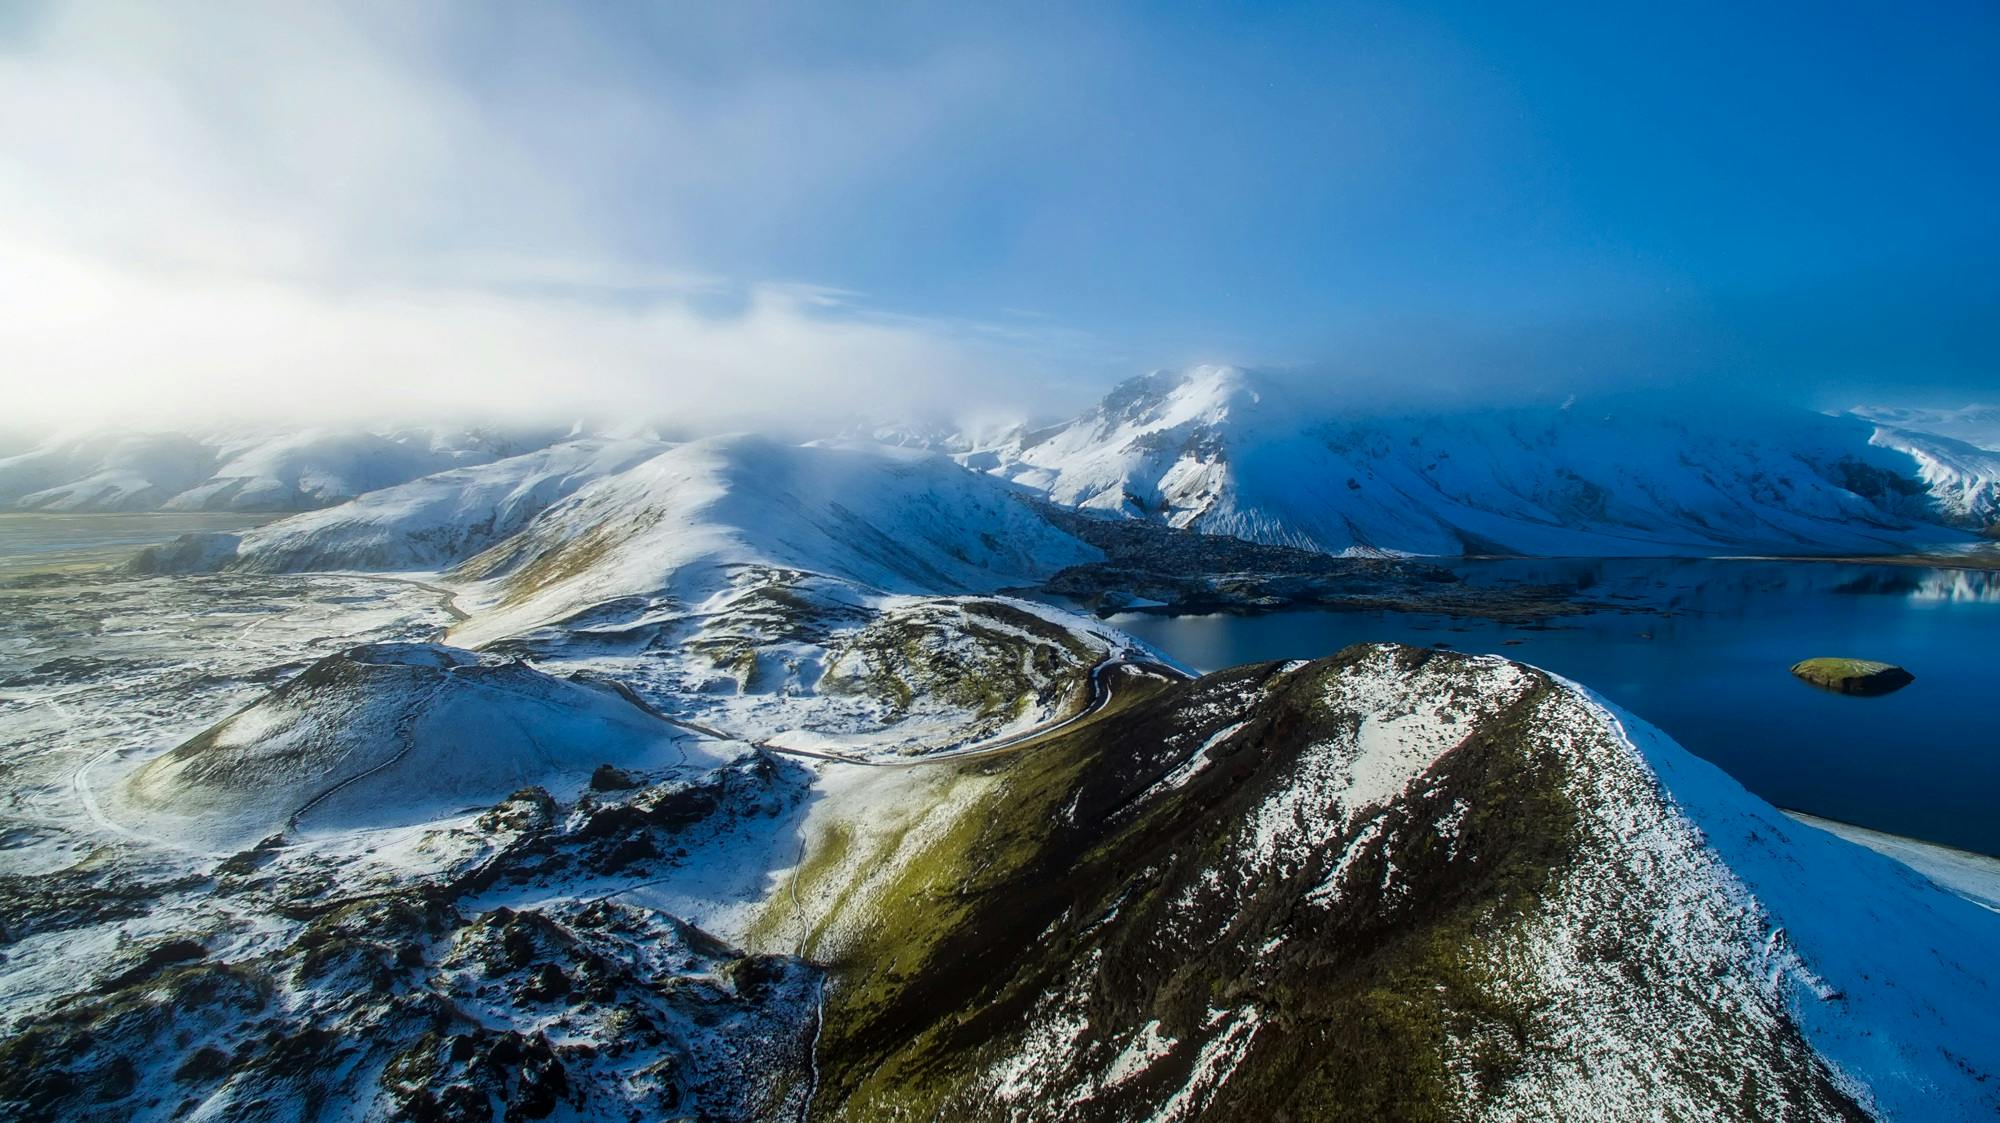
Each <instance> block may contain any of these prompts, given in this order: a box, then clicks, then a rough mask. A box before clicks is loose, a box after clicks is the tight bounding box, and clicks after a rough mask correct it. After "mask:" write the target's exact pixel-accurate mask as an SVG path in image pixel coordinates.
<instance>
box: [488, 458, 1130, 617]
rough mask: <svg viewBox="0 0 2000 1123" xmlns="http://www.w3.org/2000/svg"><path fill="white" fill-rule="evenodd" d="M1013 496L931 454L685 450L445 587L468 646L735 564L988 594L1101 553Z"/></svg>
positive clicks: (544, 518)
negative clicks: (454, 590)
mask: <svg viewBox="0 0 2000 1123" xmlns="http://www.w3.org/2000/svg"><path fill="white" fill-rule="evenodd" d="M1101 556H1102V555H1101V553H1100V552H1099V551H1098V550H1097V549H1096V548H1094V547H1091V546H1089V545H1086V544H1085V543H1083V542H1081V541H1079V540H1077V539H1076V538H1073V537H1071V536H1070V535H1068V534H1065V533H1063V532H1062V531H1061V530H1058V529H1057V528H1056V527H1055V526H1053V525H1051V524H1050V523H1049V522H1048V521H1047V520H1045V519H1043V518H1042V517H1041V516H1040V515H1038V514H1036V513H1035V511H1034V510H1033V509H1032V508H1031V507H1030V506H1029V505H1028V504H1027V502H1026V501H1025V500H1024V499H1023V498H1022V497H1021V496H1020V495H1018V494H1016V493H1015V492H1014V491H1013V490H1012V489H1010V488H1008V487H1007V486H1005V485H1004V484H1002V483H1000V482H999V481H997V480H992V479H988V478H985V477H982V476H980V475H977V474H974V473H970V472H966V471H964V470H962V469H961V468H960V467H959V466H958V465H957V464H954V463H953V462H952V461H951V460H949V459H947V458H945V457H943V456H940V455H938V454H935V453H928V452H922V451H917V450H910V449H899V448H891V447H887V446H880V445H847V444H831V445H824V444H815V445H790V444H785V443H783V442H779V441H775V440H771V439H769V438H765V437H757V436H731V437H716V438H709V439H705V440H700V441H691V442H689V443H687V444H684V445H680V446H678V447H676V448H673V449H670V450H668V451H666V452H663V453H660V454H659V455H658V456H655V457H653V458H652V459H650V460H647V461H645V462H644V463H641V464H639V465H637V466H636V467H633V468H631V469H629V470H627V471H625V472H621V473H619V474H617V475H614V476H610V477H607V478H605V479H602V480H599V481H597V482H596V483H593V484H591V485H590V486H588V487H585V488H583V489H582V490H580V491H578V492H577V493H576V494H574V495H572V496H570V497H569V498H567V499H565V500H563V501H562V502H560V503H557V504H556V505H554V506H553V507H551V508H549V509H548V510H547V511H545V512H543V513H542V514H541V515H540V516H538V517H537V518H535V519H534V520H533V521H532V522H530V523H529V524H528V525H527V527H526V528H525V529H523V530H522V531H521V532H520V533H519V534H516V535H514V536H513V537H511V538H508V539H507V540H505V541H503V542H501V543H500V544H498V545H497V546H494V547H493V548H492V549H490V550H488V551H486V552H485V553H482V554H480V555H478V556H477V557H474V558H472V559H471V560H470V561H468V562H466V563H465V564H464V565H462V566H461V567H459V569H458V570H456V571H454V574H453V576H454V578H455V579H459V580H473V581H480V582H483V584H482V585H481V587H480V588H479V589H477V590H475V591H474V593H473V594H472V595H470V596H469V597H466V598H463V599H462V601H461V603H462V605H463V606H464V607H466V608H468V609H469V611H470V612H471V614H472V617H473V618H472V619H471V620H470V621H468V622H467V623H465V624H463V625H461V626H459V627H458V628H456V629H454V631H453V635H454V637H455V638H456V640H457V642H461V643H467V644H471V645H475V646H476V645H478V644H480V643H483V642H486V641H488V640H490V639H492V638H495V637H497V636H502V635H508V634H513V633H516V632H519V631H522V630H525V629H527V628H531V627H534V626H537V625H540V624H545V623H548V622H551V621H554V620H559V619H561V618H563V617H566V616H569V615H571V614H574V613H577V612H579V611H582V610H584V609H587V608H590V607H592V606H595V605H599V604H603V603H605V602H608V601H612V600H615V599H618V598H621V597H635V596H638V597H665V598H669V599H671V600H674V601H678V602H681V603H688V604H692V603H695V602H698V601H700V600H702V599H704V598H706V597H708V596H710V595H712V594H715V593H717V592H719V591H722V590H724V589H726V588H728V587H729V585H730V581H731V573H732V572H733V571H737V570H741V569H743V568H745V567H759V568H764V569H773V568H775V569H789V570H799V571H805V572H808V573H815V574H820V575H823V576H827V577H832V578H836V579H838V580H841V581H845V582H851V583H853V584H856V585H859V586H861V587H863V588H866V589H869V590H874V591H877V592H884V593H927V594H948V593H964V592H990V591H993V590H996V589H1002V588H1007V587H1010V586H1020V585H1031V584H1034V583H1035V582H1037V581H1038V580H1040V579H1042V578H1044V577H1047V576H1048V575H1050V574H1052V573H1054V572H1056V571H1057V570H1059V569H1061V568H1063V567H1064V566H1067V565H1073V564H1076V563H1079V562H1084V561H1092V560H1096V559H1097V558H1099V557H1101Z"/></svg>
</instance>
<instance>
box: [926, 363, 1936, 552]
mask: <svg viewBox="0 0 2000 1123" xmlns="http://www.w3.org/2000/svg"><path fill="white" fill-rule="evenodd" d="M1871 429H1872V426H1871V425H1869V424H1867V423H1865V422H1863V421H1861V420H1858V419H1854V418H1830V417H1825V416H1822V415H1818V414H1812V413H1806V412H1799V413H1766V412H1749V413H1739V414H1731V413H1730V412H1728V411H1724V410H1711V411H1708V412H1705V413H1703V414H1701V415H1699V416H1695V415H1690V414H1688V413H1685V412H1677V411H1673V410H1657V409H1648V408H1644V407H1640V406H1633V407H1631V408H1621V409H1616V410H1611V411H1607V410H1606V409H1604V408H1591V407H1584V406H1573V407H1572V406H1565V407H1563V408H1549V409H1507V410H1488V411H1480V412H1463V413H1454V414H1410V415H1402V416H1375V415H1368V416H1351V417H1350V416H1342V415H1340V414H1338V413H1337V412H1330V411H1329V409H1328V408H1326V407H1323V406H1320V405H1317V404H1316V403H1315V402H1313V401H1310V400H1308V399H1307V398H1306V397H1304V396H1302V395H1300V394H1298V393H1297V392H1295V391H1294V390H1292V389H1291V388H1288V387H1286V386H1284V385H1281V384H1280V383H1278V382H1277V381H1275V380H1273V379H1270V378H1265V377H1261V376H1258V375H1256V374H1253V373H1249V372H1244V371H1239V370H1235V369H1231V368H1225V367H1199V368H1195V369H1193V370H1190V371H1187V372H1183V373H1161V374H1154V375H1150V376H1147V377H1144V378H1138V379H1134V380H1132V381H1129V382H1126V383H1124V384H1122V385H1120V386H1119V387H1117V388H1116V389H1114V390H1113V391H1112V392H1111V393H1110V394H1109V395H1107V396H1106V397H1105V399H1104V401H1103V402H1102V403H1101V404H1100V405H1099V406H1098V407H1097V408H1096V409H1095V410H1093V411H1091V412H1090V413H1088V414H1085V415H1083V416H1082V417H1079V418H1077V419H1075V420H1073V421H1070V422H1068V423H1065V424H1062V425H1058V426H1055V427H1053V428H1050V429H1044V430H1040V431H1036V432H1032V433H1025V434H1022V435H1020V436H1018V437H1016V438H1014V439H1012V440H1010V441H1008V442H1006V443H1003V444H1000V445H998V446H995V447H990V448H986V449H981V450H978V451H974V452H969V453H963V454H960V460H961V462H963V463H965V464H966V465H968V466H969V467H973V468H976V469H979V470H982V471H987V472H991V473H993V474H996V475H999V476H1002V477H1004V478H1007V479H1010V480H1013V481H1015V482H1016V483H1019V484H1022V485H1024V486H1026V487H1029V488H1031V489H1033V490H1034V491H1037V492H1039V493H1042V494H1044V495H1047V496H1048V497H1049V498H1051V499H1053V500H1055V501H1056V502H1060V503H1065V504H1070V505H1073V506H1077V507H1081V508H1083V509H1085V510H1090V511H1099V512H1103V513H1105V514H1107V515H1122V516H1125V517H1130V518H1142V519H1152V520H1158V521H1162V522H1166V523H1168V524H1171V525H1173V526H1180V527H1192V528H1194V529H1197V530H1200V531H1204V532H1207V533H1215V534H1229V535H1234V536H1237V537H1241V538H1246V539H1250V540H1252V541H1258V542H1267V543H1274V544H1282V545H1293V546H1302V547H1307V548H1310V549H1316V550H1322V551H1325V552H1329V553H1343V552H1348V553H1370V552H1392V553H1414V554H1441V555H1456V554H1493V553H1503V554H1504V553H1519V554H1549V555H1562V554H1571V555H1599V556H1605V555H1643V554H1706V553H1741V552H1753V551H1755V552H1773V553H1835V552H1887V551H1894V550H1903V549H1909V548H1911V547H1913V546H1918V545H1922V544H1925V543H1938V542H1946V541H1958V540H1963V539H1962V536H1961V535H1957V534H1954V533H1953V532H1952V531H1950V530H1948V529H1945V528H1943V527H1941V526H1939V525H1938V524H1937V522H1936V519H1937V516H1938V511H1937V509H1936V508H1935V507H1934V506H1933V501H1932V498H1931V496H1930V495H1929V494H1928V493H1927V490H1926V486H1925V484H1924V482H1922V481H1921V480H1919V479H1917V478H1916V471H1915V466H1914V465H1913V464H1912V462H1911V460H1910V458H1909V457H1908V456H1907V455H1904V454H1901V453H1899V452H1898V451H1896V450H1895V449H1893V448H1887V447H1881V446H1877V445H1871V444H1870V443H1869V437H1870V431H1871ZM1940 498H1942V497H1940Z"/></svg>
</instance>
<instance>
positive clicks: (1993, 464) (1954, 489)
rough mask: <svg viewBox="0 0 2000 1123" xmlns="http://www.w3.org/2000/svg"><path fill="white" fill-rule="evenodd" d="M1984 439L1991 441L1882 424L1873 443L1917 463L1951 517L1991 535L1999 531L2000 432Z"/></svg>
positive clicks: (1940, 507)
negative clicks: (1965, 438)
mask: <svg viewBox="0 0 2000 1123" xmlns="http://www.w3.org/2000/svg"><path fill="white" fill-rule="evenodd" d="M1945 427H1946V428H1958V427H1957V426H1949V425H1947V426H1945ZM1975 431H1976V430H1975ZM1980 439H1981V440H1984V441H1987V442H1989V443H1988V444H1987V445H1985V446H1981V445H1977V444H1973V443H1972V442H1970V441H1965V440H1960V439H1958V438H1955V437H1949V436H1944V435H1942V434H1940V433H1937V432H1935V431H1927V430H1920V429H1905V428H1896V427H1892V426H1888V425H1883V426H1882V427H1880V428H1878V429H1876V430H1875V435H1874V436H1872V437H1870V438H1869V441H1870V443H1872V444H1875V445H1878V446H1880V447H1882V448H1887V449H1894V450H1895V451H1897V452H1900V453H1902V454H1904V455H1905V456H1908V457H1909V458H1910V459H1911V460H1912V461H1914V462H1915V464H1916V469H1917V477H1918V478H1919V479H1921V480H1923V482H1924V486H1925V487H1926V488H1928V489H1929V491H1930V494H1931V496H1932V498H1933V499H1935V500H1936V502H1937V506H1938V510H1939V511H1940V512H1941V513H1942V514H1943V515H1944V516H1945V517H1946V518H1947V519H1949V520H1950V521H1952V522H1954V523H1957V524H1959V525H1961V526H1965V527H1968V528H1971V529H1974V530H1987V531H1988V532H1989V533H1991V532H1992V531H1996V530H2000V432H1994V433H1991V434H1987V435H1982V436H1981V437H1980Z"/></svg>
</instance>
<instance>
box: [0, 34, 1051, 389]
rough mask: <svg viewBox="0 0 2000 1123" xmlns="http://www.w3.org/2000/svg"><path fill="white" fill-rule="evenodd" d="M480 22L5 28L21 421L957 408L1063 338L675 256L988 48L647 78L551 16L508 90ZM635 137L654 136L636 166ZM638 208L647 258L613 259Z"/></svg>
mask: <svg viewBox="0 0 2000 1123" xmlns="http://www.w3.org/2000/svg"><path fill="white" fill-rule="evenodd" d="M482 18H483V17H482V15H481V13H479V12H477V11H472V12H467V11H453V10H451V9H449V8H447V7H445V6H432V5H406V6H379V7H339V6H330V5H327V6H323V5H296V6H293V5H272V6H269V7H262V6H259V7H254V8H249V9H245V8H241V7H230V8H226V9H225V8H211V7H206V6H202V5H198V4H190V5H175V6H171V7H168V6H156V5H139V4H132V5H127V4H116V3H93V4H89V5H82V4H78V5H56V6H53V7H50V8H48V9H46V10H45V11H43V12H42V13H41V14H40V17H39V18H38V19H34V18H31V19H30V20H29V27H28V30H27V32H26V33H25V35H24V37H23V38H22V40H21V41H20V42H19V43H15V44H10V45H0V302H4V307H5V308H6V314H5V316H4V317H0V381H4V382H5V383H6V384H7V385H6V388H5V390H6V400H7V402H8V407H9V410H10V412H11V413H12V414H13V417H12V419H11V420H13V421H15V422H19V421H21V420H24V419H32V420H43V421H60V422H64V423H76V422H96V421H106V422H109V421H116V422H149V421H150V422H165V421H177V420H182V419H188V418H194V417H207V416H211V415H216V414H223V415H229V416H233V417H239V418H246V419H250V418H256V419H284V420H296V419H300V418H314V419H317V418H324V417H328V416H340V417H352V416H369V417H379V416H384V415H399V414H400V415H408V416H426V417H430V416H439V415H442V414H447V413H449V414H475V415H522V414H537V415H545V416H546V415H558V416H567V415H616V416H619V417H631V416H634V415H635V414H636V415H642V416H647V417H654V416H662V415H665V416H666V417H668V419H670V420H675V421H684V422H687V423H692V424H733V423H750V422H755V421H759V420H768V419H770V418H772V417H785V418H797V417H799V416H801V415H810V414H814V413H818V412H838V413H842V414H845V413H847V412H850V411H853V410H855V409H857V408H866V407H869V406H875V407H883V408H911V407H916V408H923V407H929V406H933V405H937V406H944V407H957V406H964V405H968V404H974V405H976V404H978V400H979V399H980V397H981V395H982V388H983V387H992V386H995V385H997V384H999V383H1000V382H1002V381H1006V380H1010V379H1012V380H1018V378H1019V377H1021V375H1022V373H1023V372H1022V371H1021V370H1020V369H1019V368H1020V366H1021V365H1022V364H1023V363H1032V357H1033V354H1034V351H1035V349H1036V347H1037V346H1038V344H1037V342H1036V340H1038V339H1050V340H1054V339H1060V338H1065V337H1062V336H1061V333H1060V332H1059V330H1058V329H1057V328H1055V327H1049V328H1046V329H1043V328H1036V329H1035V332H1030V333H1028V334H1027V335H1025V336H1022V335H1017V334H1016V333H1013V332H1011V331H1000V330H993V329H990V328H984V327H981V326H978V325H970V324H958V323H953V322H946V321H937V320H928V319H923V318H919V317H907V316H895V315H890V314H886V313H879V312H870V311H869V310H868V309H866V307H865V305H864V302H863V301H862V298H860V297H857V296H856V295H855V294H850V293H842V292H839V291H837V290H832V289H826V288H821V287H818V286H812V285H802V284H780V283H776V282H773V281H770V280H761V281H760V280H754V279H752V280H747V281H746V280H741V279H734V278H728V277H718V276H716V275H714V274H713V272H712V271H709V270H705V269H702V268H700V267H699V266H698V265H690V266H688V267H685V268H683V267H681V265H680V264H678V263H676V262H673V261H670V260H668V259H669V258H670V257H671V254H672V246H673V245H675V244H676V243H677V242H679V241H682V240H684V239H681V238H679V237H677V236H676V233H675V227H676V224H681V225H686V224H691V223H701V222H703V221H710V220H713V219H714V218H715V216H716V215H717V214H718V213H726V214H727V215H728V216H729V217H730V220H731V221H739V222H744V223H749V224H752V225H754V224H755V223H757V222H758V221H766V220H767V221H770V222H773V223H780V222H782V221H784V220H785V219H786V218H787V217H788V216H791V215H793V214H795V213H796V212H797V211H798V210H799V209H800V208H802V207H805V206H806V205H807V204H808V202H809V199H810V197H811V195H812V193H813V192H815V191H819V190H823V189H825V188H826V187H827V186H828V185H830V184H837V183H839V182H841V181H842V180H843V178H844V177H849V176H852V175H854V174H857V169H858V168H860V167H862V166H863V165H865V164H866V163H867V162H868V161H870V160H879V159H883V158H888V157H891V156H893V155H894V154H895V153H896V152H898V151H901V150H903V149H904V148H905V147H907V146H908V145H910V144H912V143H914V142H915V139H916V138H918V137H921V136H923V135H925V134H926V132H927V131H928V130H932V129H935V128H937V127H938V126H939V122H940V121H941V120H942V119H943V118H944V117H945V116H946V115H948V113H949V107H950V106H951V105H952V104H953V102H954V101H955V100H956V99H962V98H967V97H973V96H975V92H974V91H975V88H976V87H977V86H978V85H979V83H980V81H981V78H980V75H981V74H982V72H983V71H982V66H981V64H980V63H979V62H978V61H977V59H976V58H972V59H970V61H968V56H966V55H963V54H956V53H953V52H949V51H946V52H942V53H939V54H935V55H930V56H926V57H923V58H920V59H917V60H915V61H913V62H905V63H898V64H895V65H885V66H877V67H873V68H863V69H861V70H844V71H842V70H822V71H814V70H810V69H808V70H804V71H799V70H792V71H785V72H772V73H769V74H765V73H757V72H752V73H749V74H747V75H741V76H736V77H735V78H732V79H731V80H728V81H723V80H717V81H716V82H715V83H714V86H713V89H710V90H703V91H701V92H700V96H686V92H685V91H683V96H668V94H669V93H670V92H671V91H668V92H666V93H663V91H661V90H644V89H634V88H631V85H630V83H629V82H627V81H623V80H621V79H620V77H619V76H618V75H616V74H597V73H595V71H596V70H598V69H609V68H610V66H609V63H608V62H606V61H605V59H604V58H602V57H600V56H601V55H603V52H604V50H605V44H602V43H592V42H589V41H587V39H576V40H569V39H566V38H565V36H564V35H563V34H560V33H559V32H566V31H569V30H573V29H569V28H554V27H552V28H551V29H550V34H549V42H548V43H547V48H548V49H547V51H546V52H545V53H544V55H542V56H538V58H537V59H536V60H533V61H530V60H524V61H523V73H522V74H521V75H518V76H516V75H502V79H504V83H503V84H504V88H503V89H501V90H499V91H498V92H497V93H496V92H494V91H492V90H482V89H480V88H478V84H477V83H468V82H466V81H464V80H462V75H461V78H460V79H458V80H455V79H453V78H452V74H453V73H454V70H453V68H452V67H450V66H446V65H444V64H443V63H442V62H441V61H440V60H441V58H442V57H443V56H444V55H445V54H447V53H449V51H450V50H452V49H453V48H454V47H455V46H456V45H457V42H458V40H459V38H461V37H463V36H464V35H466V34H467V33H468V32H469V31H471V30H472V29H473V27H474V25H475V24H476V23H477V21H479V20H480V19H482ZM468 20H470V21H472V22H471V23H468V22H467V21H468ZM496 61H498V60H496ZM600 64H602V65H600ZM536 66H540V67H542V68H543V69H544V70H546V71H547V73H543V74H541V75H540V77H539V78H538V77H537V74H536V72H535V67H536ZM557 77H561V78H562V79H563V81H560V82H557V81H555V79H556V78H557ZM628 77H629V76H628ZM552 82H553V83H554V84H553V85H550V84H549V83H552ZM545 85H546V86H547V90H546V92H547V93H548V100H538V99H537V98H536V96H535V95H536V94H537V92H538V91H541V90H542V89H543V87H544V86H545ZM524 105H525V106H527V107H528V109H526V110H524V108H523V107H524ZM528 118H532V120H529V119H528ZM637 139H643V140H644V141H645V145H644V147H645V149H646V151H647V155H645V156H644V157H643V158H642V157H639V156H632V157H631V159H629V160H628V159H627V155H628V153H627V152H626V151H625V149H627V148H630V147H631V146H632V145H633V143H634V141H635V140H637ZM633 176H646V177H649V178H648V179H647V184H648V189H649V190H655V189H656V191H657V202H656V203H655V204H653V205H651V206H649V207H648V208H646V210H645V213H643V214H638V215H635V214H633V213H631V212H629V211H620V210H618V209H617V208H615V207H610V206H607V205H605V204H604V203H603V202H602V200H601V199H600V198H599V196H600V194H601V193H602V192H603V191H604V189H605V185H606V184H607V183H616V182H627V185H628V186H629V180H630V179H631V177H633ZM635 227H643V228H644V229H643V233H644V235H645V237H646V238H647V239H649V240H650V243H651V250H650V252H646V253H640V254H631V253H626V252H623V248H622V246H621V243H622V242H624V241H626V240H628V239H630V238H631V237H633V235H632V233H631V231H632V229H633V228H635ZM663 246H664V247H666V248H665V249H662V248H661V247H663ZM663 261H665V262H666V263H665V264H663ZM1036 332H1039V333H1041V334H1039V335H1037V334H1036ZM1069 342H1073V339H1072V340H1069Z"/></svg>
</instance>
